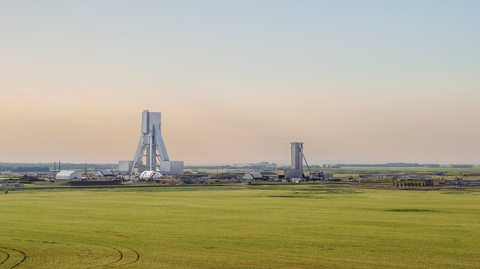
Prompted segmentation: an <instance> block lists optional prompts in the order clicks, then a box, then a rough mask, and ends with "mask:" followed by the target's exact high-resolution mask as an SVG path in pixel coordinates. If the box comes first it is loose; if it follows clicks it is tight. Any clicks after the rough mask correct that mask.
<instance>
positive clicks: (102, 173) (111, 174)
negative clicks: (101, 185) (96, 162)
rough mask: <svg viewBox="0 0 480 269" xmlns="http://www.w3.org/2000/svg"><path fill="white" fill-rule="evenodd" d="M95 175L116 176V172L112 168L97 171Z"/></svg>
mask: <svg viewBox="0 0 480 269" xmlns="http://www.w3.org/2000/svg"><path fill="white" fill-rule="evenodd" d="M95 177H104V178H114V177H115V174H114V173H113V171H112V170H100V171H98V172H97V173H95Z"/></svg>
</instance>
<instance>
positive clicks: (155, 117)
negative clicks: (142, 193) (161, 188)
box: [129, 110, 183, 175]
mask: <svg viewBox="0 0 480 269" xmlns="http://www.w3.org/2000/svg"><path fill="white" fill-rule="evenodd" d="M161 124H162V123H161V113H160V112H149V111H148V110H144V111H143V113H142V135H141V137H140V142H138V147H137V151H136V153H135V157H134V159H133V164H132V165H131V167H129V168H130V169H129V170H130V171H129V172H130V175H132V174H133V173H134V172H143V171H146V170H149V171H160V172H161V173H162V174H175V175H177V174H183V161H181V162H171V161H170V159H169V158H168V154H167V149H166V148H165V143H164V142H163V138H162V133H161ZM144 157H145V163H144V162H143V159H144ZM135 169H137V171H135Z"/></svg>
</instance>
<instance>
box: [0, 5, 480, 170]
mask: <svg viewBox="0 0 480 269" xmlns="http://www.w3.org/2000/svg"><path fill="white" fill-rule="evenodd" d="M479 14H480V1H453V0H452V1H440V0H435V1H419V0H415V1H384V0H381V1H380V0H379V1H298V0H297V1H279V0H275V1H259V0H255V1H246V0H242V1H138V0H137V1H118V0H115V1H99V0H95V1H53V0H52V1H7V0H0V128H1V129H0V130H1V131H0V161H4V162H8V161H15V162H18V161H28V162H40V161H46V162H47V161H48V162H49V161H52V162H53V161H54V160H62V161H64V162H117V161H118V160H129V159H133V156H134V153H135V150H136V146H137V143H138V139H139V138H140V125H141V113H142V111H143V110H150V111H152V112H162V123H163V125H162V128H163V137H164V140H165V144H166V147H167V150H168V153H169V155H170V159H172V160H185V161H186V164H193V163H209V162H212V163H214V162H223V163H227V162H248V161H252V162H253V161H277V162H280V161H282V160H283V161H288V160H289V158H290V155H289V153H290V142H293V141H299V142H304V143H305V149H304V153H305V155H306V157H307V159H308V160H309V161H310V162H311V163H316V162H318V163H322V162H324V163H327V162H329V161H330V162H422V163H424V162H434V163H480V124H479V116H480V49H479V48H480V16H479Z"/></svg>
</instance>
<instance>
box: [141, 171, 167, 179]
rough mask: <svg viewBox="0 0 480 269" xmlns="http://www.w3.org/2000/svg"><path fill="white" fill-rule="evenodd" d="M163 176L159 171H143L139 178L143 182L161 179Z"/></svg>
mask: <svg viewBox="0 0 480 269" xmlns="http://www.w3.org/2000/svg"><path fill="white" fill-rule="evenodd" d="M162 176H163V175H162V174H161V173H160V172H158V171H143V172H142V173H141V174H140V176H139V178H140V179H143V180H152V179H158V178H161V177H162Z"/></svg>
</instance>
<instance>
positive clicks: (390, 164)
mask: <svg viewBox="0 0 480 269" xmlns="http://www.w3.org/2000/svg"><path fill="white" fill-rule="evenodd" d="M336 166H341V167H430V168H435V167H440V165H439V164H418V163H384V164H337V165H336Z"/></svg>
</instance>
